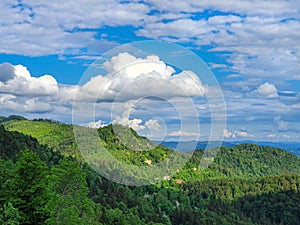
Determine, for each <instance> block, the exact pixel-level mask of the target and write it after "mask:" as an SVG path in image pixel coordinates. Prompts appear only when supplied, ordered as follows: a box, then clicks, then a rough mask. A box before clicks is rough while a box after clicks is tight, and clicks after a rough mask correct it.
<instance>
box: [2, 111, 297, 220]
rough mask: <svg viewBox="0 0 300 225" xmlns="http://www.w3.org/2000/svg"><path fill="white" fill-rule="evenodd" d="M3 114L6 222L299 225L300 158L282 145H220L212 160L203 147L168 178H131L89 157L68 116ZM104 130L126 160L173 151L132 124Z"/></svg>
mask: <svg viewBox="0 0 300 225" xmlns="http://www.w3.org/2000/svg"><path fill="white" fill-rule="evenodd" d="M0 123H2V125H0V167H1V168H0V185H1V187H0V188H1V189H0V190H1V191H0V224H71V225H72V224H74V225H75V224H86V225H87V224H120V225H121V224H135V225H138V224H152V225H154V224H249V225H250V224H278V225H279V224H291V225H295V224H300V207H299V202H300V158H298V157H297V156H295V155H293V154H291V153H289V152H286V151H284V150H281V149H277V148H270V147H262V146H257V145H252V144H243V145H238V146H235V147H222V148H221V149H220V151H219V154H218V155H217V157H216V158H215V161H214V163H212V164H211V165H210V166H209V167H208V168H206V169H202V168H201V165H200V160H201V158H202V157H203V153H204V150H197V151H195V153H194V154H193V156H192V158H191V159H190V160H189V162H188V163H187V164H186V165H185V167H184V168H182V169H180V170H179V171H178V173H176V174H174V175H172V176H171V177H170V179H166V180H164V181H162V182H159V183H157V184H153V185H148V186H141V187H134V186H126V185H121V184H117V183H114V182H112V181H110V180H107V179H105V178H103V177H101V176H99V174H98V173H97V172H95V171H94V170H93V169H92V168H91V167H90V165H89V164H87V163H85V162H84V160H83V157H82V156H81V155H80V152H79V150H78V148H77V146H76V142H75V139H74V136H73V133H72V126H70V125H66V124H62V123H58V122H54V121H49V120H34V121H30V120H26V119H25V118H21V117H18V116H12V117H10V118H6V117H1V121H0ZM116 129H117V130H116ZM116 132H117V133H119V132H120V133H121V134H122V136H121V139H122V140H120V137H119V136H118V135H116V134H115V133H116ZM97 133H98V135H99V136H100V137H101V140H102V141H103V143H102V144H103V145H105V147H106V148H107V149H108V150H109V151H110V152H111V153H112V154H113V155H114V156H115V157H116V158H117V159H118V160H121V161H124V162H125V163H127V164H132V165H145V164H149V162H150V161H151V162H152V163H153V164H154V163H157V162H159V161H161V160H163V159H165V158H166V157H167V156H169V155H170V154H171V153H172V152H173V150H171V149H168V148H166V147H163V146H160V145H154V144H153V143H151V142H150V141H149V140H147V139H145V138H143V137H140V136H138V134H137V133H135V132H134V131H133V130H131V129H129V128H125V127H121V126H118V127H116V128H113V126H111V125H110V126H107V127H104V128H100V129H99V130H98V131H97ZM132 135H133V136H134V138H132ZM148 148H149V150H147V149H148ZM145 159H146V160H147V161H145Z"/></svg>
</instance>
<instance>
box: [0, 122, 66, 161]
mask: <svg viewBox="0 0 300 225" xmlns="http://www.w3.org/2000/svg"><path fill="white" fill-rule="evenodd" d="M25 149H28V150H31V151H32V152H35V153H36V154H37V155H38V156H39V157H40V158H41V159H42V160H44V161H53V162H56V161H58V160H59V159H60V158H61V154H60V152H56V153H55V152H54V151H53V149H51V148H48V147H47V146H46V145H42V144H40V143H39V142H38V141H37V139H35V138H33V137H31V136H28V135H24V134H22V133H19V132H17V131H7V130H6V129H5V128H4V127H3V126H2V125H0V158H1V159H3V160H13V161H16V159H17V157H18V156H19V153H20V152H21V151H22V150H25Z"/></svg>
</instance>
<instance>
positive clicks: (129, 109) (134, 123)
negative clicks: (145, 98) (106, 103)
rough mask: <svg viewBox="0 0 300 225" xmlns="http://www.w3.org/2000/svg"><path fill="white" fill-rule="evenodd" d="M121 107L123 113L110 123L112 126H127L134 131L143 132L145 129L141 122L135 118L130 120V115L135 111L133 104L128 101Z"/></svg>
mask: <svg viewBox="0 0 300 225" xmlns="http://www.w3.org/2000/svg"><path fill="white" fill-rule="evenodd" d="M123 107H124V112H123V114H122V116H117V117H116V118H115V119H114V120H113V121H112V123H113V124H121V125H123V126H128V127H131V128H132V129H134V130H136V131H139V130H143V129H145V128H146V127H145V126H144V125H142V122H143V120H141V119H137V118H134V119H130V114H131V113H133V112H134V111H135V105H134V102H132V101H128V102H126V103H125V104H124V105H123Z"/></svg>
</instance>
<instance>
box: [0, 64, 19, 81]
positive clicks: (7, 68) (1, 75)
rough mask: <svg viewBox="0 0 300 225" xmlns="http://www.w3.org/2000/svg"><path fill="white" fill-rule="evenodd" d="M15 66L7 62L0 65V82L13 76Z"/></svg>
mask: <svg viewBox="0 0 300 225" xmlns="http://www.w3.org/2000/svg"><path fill="white" fill-rule="evenodd" d="M15 76H16V75H15V68H14V67H13V66H12V65H11V64H9V63H2V64H1V65H0V82H6V81H8V80H12V79H13V78H14V77H15Z"/></svg>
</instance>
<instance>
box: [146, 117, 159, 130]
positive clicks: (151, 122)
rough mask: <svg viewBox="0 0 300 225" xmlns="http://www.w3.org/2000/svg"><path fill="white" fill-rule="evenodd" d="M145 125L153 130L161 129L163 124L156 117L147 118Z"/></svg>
mask: <svg viewBox="0 0 300 225" xmlns="http://www.w3.org/2000/svg"><path fill="white" fill-rule="evenodd" d="M145 126H146V127H147V128H148V129H149V130H151V131H158V130H160V129H161V125H160V124H159V122H158V121H157V120H155V119H150V120H147V121H146V123H145Z"/></svg>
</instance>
